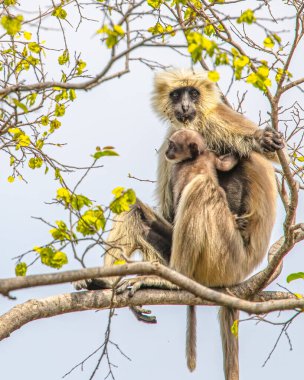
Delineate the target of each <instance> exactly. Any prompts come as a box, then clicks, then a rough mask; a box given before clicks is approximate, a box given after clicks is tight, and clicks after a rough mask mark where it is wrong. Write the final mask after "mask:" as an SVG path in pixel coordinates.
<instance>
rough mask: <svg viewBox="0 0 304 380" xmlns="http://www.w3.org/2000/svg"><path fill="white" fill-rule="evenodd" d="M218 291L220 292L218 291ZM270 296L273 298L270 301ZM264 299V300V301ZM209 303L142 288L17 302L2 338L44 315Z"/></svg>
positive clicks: (271, 306)
mask: <svg viewBox="0 0 304 380" xmlns="http://www.w3.org/2000/svg"><path fill="white" fill-rule="evenodd" d="M216 293H218V292H216ZM218 294H220V296H221V297H223V299H225V298H227V297H229V298H233V299H234V300H236V301H237V302H238V306H239V308H240V309H242V310H245V311H248V312H250V313H255V314H264V313H267V312H270V311H277V310H288V309H294V308H298V307H303V306H304V299H301V300H299V299H295V297H294V296H293V295H292V294H290V293H284V292H262V293H261V294H259V295H257V296H256V297H255V298H254V300H255V302H258V303H255V302H248V301H242V300H239V299H236V298H235V297H231V296H228V295H225V294H221V293H218ZM268 299H271V301H267V300H268ZM261 301H264V302H261ZM144 304H145V305H208V306H212V305H214V303H212V302H208V301H202V300H200V299H199V298H197V297H195V296H193V295H191V294H189V293H188V292H186V291H172V290H139V291H138V292H137V293H135V295H134V296H133V297H132V298H130V297H129V295H128V292H125V293H124V294H121V295H116V296H114V298H113V297H112V290H97V291H89V292H77V293H68V294H60V295H56V296H52V297H48V298H44V299H40V300H30V301H27V302H25V303H23V304H20V305H17V306H15V307H13V308H12V309H11V310H9V311H8V312H7V313H5V314H4V315H2V316H1V317H0V340H3V339H5V338H7V337H9V336H10V334H11V333H12V332H14V331H16V330H18V329H19V328H20V327H22V326H24V325H25V324H27V323H29V322H31V321H34V320H37V319H42V318H49V317H53V316H56V315H60V314H66V313H71V312H76V311H87V310H96V309H99V310H100V309H108V308H110V307H112V308H123V307H127V306H141V305H144Z"/></svg>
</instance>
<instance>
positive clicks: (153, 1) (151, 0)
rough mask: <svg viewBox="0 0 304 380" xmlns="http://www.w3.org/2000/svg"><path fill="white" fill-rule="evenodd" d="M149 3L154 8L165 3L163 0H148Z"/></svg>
mask: <svg viewBox="0 0 304 380" xmlns="http://www.w3.org/2000/svg"><path fill="white" fill-rule="evenodd" d="M147 3H148V5H150V7H152V8H154V9H159V7H160V6H161V4H162V3H163V0H147Z"/></svg>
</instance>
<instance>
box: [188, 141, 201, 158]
mask: <svg viewBox="0 0 304 380" xmlns="http://www.w3.org/2000/svg"><path fill="white" fill-rule="evenodd" d="M189 150H190V154H191V158H193V159H194V158H196V157H197V156H198V155H199V154H200V152H199V149H198V145H197V144H196V143H190V144H189Z"/></svg>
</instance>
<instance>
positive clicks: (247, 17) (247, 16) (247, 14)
mask: <svg viewBox="0 0 304 380" xmlns="http://www.w3.org/2000/svg"><path fill="white" fill-rule="evenodd" d="M236 22H237V23H238V24H242V23H246V24H252V23H254V22H256V18H255V15H254V12H253V11H252V10H251V9H247V10H246V11H244V12H243V13H242V14H241V16H240V17H239V18H238V19H237V20H236Z"/></svg>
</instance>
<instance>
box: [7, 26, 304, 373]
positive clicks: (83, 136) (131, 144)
mask: <svg viewBox="0 0 304 380" xmlns="http://www.w3.org/2000/svg"><path fill="white" fill-rule="evenodd" d="M88 35H89V36H91V34H90V33H87V34H85V33H84V32H83V30H81V29H80V32H79V33H78V34H77V36H78V38H77V40H76V39H74V41H72V40H71V43H72V44H81V46H83V49H84V53H83V57H87V60H88V61H90V65H91V67H92V68H95V70H98V64H100V63H99V59H102V58H100V57H99V56H98V55H99V54H100V53H99V51H98V49H96V46H97V45H96V44H97V41H96V39H94V38H91V37H89V38H87V36H88ZM48 42H49V41H48ZM50 42H52V41H50ZM139 54H143V52H142V51H141V52H140V53H139V52H137V53H136V54H135V55H136V56H138V55H139ZM153 54H154V58H157V59H161V60H162V61H163V62H165V63H166V65H170V64H171V65H174V66H179V67H188V66H189V62H188V60H186V59H182V58H180V57H178V59H177V58H176V56H175V55H172V52H170V51H169V50H166V49H161V50H158V51H155V52H154V53H153ZM94 66H95V67H94ZM298 70H300V69H299V67H298ZM223 78H224V77H223ZM152 83H153V73H152V72H151V71H150V70H149V69H148V68H145V67H143V66H141V65H139V64H133V65H132V72H131V74H129V75H127V76H125V77H123V78H121V79H119V80H113V81H111V82H107V83H105V84H103V85H102V86H100V87H98V88H96V89H94V90H92V91H90V92H88V93H79V92H78V93H77V94H78V98H77V100H76V102H75V104H73V105H72V106H71V107H70V109H69V110H68V112H67V114H66V116H65V117H64V118H63V126H62V128H61V129H60V130H59V131H58V133H57V134H56V136H55V140H56V141H58V142H67V143H68V145H67V146H66V147H64V148H62V149H61V150H60V149H54V150H53V151H52V154H53V155H54V156H56V158H58V159H59V160H62V161H63V162H66V163H71V164H74V165H76V164H79V165H86V164H88V163H89V162H90V158H89V156H90V154H92V153H93V152H94V151H95V147H96V145H100V146H105V145H113V146H115V148H116V150H117V152H119V154H120V157H109V158H105V159H104V165H105V166H104V168H103V169H100V170H99V171H96V172H94V173H92V174H91V175H90V177H89V178H88V180H87V181H86V182H85V183H84V185H83V186H82V187H81V188H80V191H81V192H83V193H84V194H86V195H87V196H89V197H91V198H93V199H95V200H96V201H97V202H100V203H103V204H107V202H109V200H110V199H111V198H112V195H111V190H112V189H113V188H114V187H116V186H125V187H132V188H133V189H134V190H135V191H136V193H137V196H138V197H139V198H141V199H142V200H143V201H145V202H147V203H149V204H151V205H155V201H154V199H153V191H154V185H153V184H149V183H143V182H138V181H135V180H132V179H129V178H128V177H127V176H128V173H131V174H132V175H134V176H136V177H139V178H145V179H155V178H156V173H155V170H156V162H157V155H156V153H155V149H157V148H158V147H159V146H160V145H161V143H162V139H163V136H164V134H165V131H166V125H164V124H163V123H161V122H160V121H159V120H158V119H157V118H156V116H155V115H154V114H153V112H152V110H151V106H150V94H151V90H152ZM228 84H229V83H228V82H225V78H224V79H222V80H221V81H220V86H222V87H225V86H227V85H228ZM234 94H235V91H234ZM232 95H233V94H232ZM294 96H297V97H298V100H299V101H300V100H301V99H300V98H302V99H303V94H302V93H300V92H298V93H297V94H296V95H294ZM230 100H231V101H232V103H234V101H235V99H234V98H233V96H232V97H231V98H230ZM288 100H290V99H288ZM263 101H264V99H263V95H262V94H261V93H260V92H259V91H257V90H255V89H253V88H250V93H249V95H248V98H247V100H246V104H245V107H244V109H245V111H246V115H247V116H248V117H249V118H251V119H252V120H254V121H256V122H257V121H258V118H259V117H258V110H259V109H262V111H263V112H264V113H265V111H266V110H267V109H266V108H265V104H264V103H263ZM252 104H254V106H252ZM5 165H6V166H3V167H4V169H2V170H1V172H0V182H1V186H0V199H2V201H3V202H2V203H3V205H2V224H1V236H2V245H1V253H2V254H1V265H0V277H9V276H14V261H12V260H11V258H12V257H14V256H16V255H18V254H20V253H23V252H24V251H26V250H28V249H31V248H32V247H33V246H34V245H39V244H43V243H45V242H46V241H48V239H49V236H50V235H49V233H48V230H49V228H48V227H47V226H45V225H43V224H42V223H40V222H38V221H36V220H33V219H31V216H41V217H43V218H45V219H47V220H49V221H50V222H54V220H57V219H60V218H64V217H65V215H64V213H63V212H62V210H61V209H59V207H56V206H50V205H46V204H45V203H44V202H48V201H50V200H51V199H52V198H54V196H55V192H56V188H57V187H58V184H57V183H55V181H53V179H52V174H49V175H47V176H45V175H44V174H43V172H42V171H41V172H39V171H31V170H30V169H26V168H25V169H24V174H25V176H26V178H27V180H28V182H29V183H28V184H25V183H22V182H18V181H15V183H13V184H9V183H8V182H7V181H6V178H7V176H8V175H9V173H8V167H7V164H5ZM70 177H71V178H70V180H71V184H72V183H73V180H74V181H75V177H74V176H70ZM74 183H75V182H74ZM301 210H302V211H301ZM301 214H302V216H303V196H302V199H301V204H300V207H299V215H301ZM282 216H283V210H282V207H281V205H280V204H279V208H278V223H277V225H276V227H275V228H274V231H273V236H272V242H274V241H275V240H276V239H278V238H279V237H280V236H281V233H282V229H281V227H280V222H282ZM303 248H304V244H303V243H301V244H299V245H298V246H297V247H296V248H295V249H294V250H293V252H292V253H291V254H289V255H288V256H287V258H286V259H285V262H284V269H283V273H282V274H281V276H280V277H279V279H278V280H277V281H276V282H278V283H280V284H281V285H283V286H286V276H287V275H288V274H289V273H292V272H297V271H303V270H304V261H303V258H302V251H303ZM99 256H100V255H99V254H98V253H96V252H95V254H94V256H93V255H92V257H90V259H89V265H91V266H96V265H100V257H99ZM70 261H71V265H70V266H69V269H71V268H78V266H77V264H75V263H74V262H73V261H72V258H71V260H70ZM64 269H65V268H64ZM66 269H67V267H66ZM53 271H54V270H53V269H50V268H47V267H45V266H42V265H40V264H37V265H35V266H34V267H32V268H31V270H30V272H29V274H34V273H41V272H48V273H50V272H53ZM288 288H289V289H290V290H291V291H297V292H302V293H303V285H302V283H301V282H299V281H298V282H297V283H294V284H290V285H288ZM272 289H279V288H278V287H276V286H275V285H273V286H272ZM71 291H73V288H72V286H71V285H69V284H66V285H64V286H52V287H41V288H35V289H27V290H21V291H17V292H14V293H13V295H15V296H16V297H17V300H16V301H11V300H7V299H5V298H3V297H2V298H1V302H0V312H1V313H4V312H5V311H7V310H9V309H10V308H11V307H13V306H15V305H17V304H18V303H21V302H24V301H26V300H28V299H33V298H44V297H47V296H49V295H54V294H60V293H62V292H71ZM151 309H152V310H153V313H154V314H155V315H156V316H157V318H158V324H157V325H146V324H143V323H139V322H137V320H136V319H135V318H134V316H133V314H131V313H130V311H129V310H128V309H124V310H117V315H116V316H115V317H114V318H113V325H112V338H111V339H112V340H113V341H114V342H115V343H118V344H119V346H120V348H121V349H122V350H123V351H124V352H125V353H126V354H127V355H128V356H129V357H130V358H131V359H132V361H131V362H129V361H128V360H126V359H125V358H124V357H122V356H121V355H120V354H119V353H118V352H117V351H116V350H115V349H114V348H113V349H112V354H111V359H112V362H113V363H114V364H116V365H117V366H118V368H117V369H114V374H115V377H116V379H117V380H131V379H132V380H133V379H140V378H145V380H154V379H155V378H158V379H169V378H173V379H176V380H181V379H183V380H188V379H189V380H190V379H191V380H196V379H208V380H220V379H223V371H222V357H221V356H222V353H221V343H220V337H219V326H218V321H217V308H215V307H209V308H208V307H199V308H198V337H197V341H198V365H197V369H196V371H195V372H194V373H192V374H190V373H189V372H188V370H187V367H186V361H185V358H184V356H185V355H184V352H185V326H186V307H173V306H161V307H152V308H151ZM290 315H291V313H282V314H281V316H280V318H279V317H278V318H277V314H273V315H272V319H273V320H275V321H277V320H284V319H286V320H287V319H288V316H290ZM247 317H248V316H247V315H245V314H243V315H242V318H247ZM107 318H108V311H102V312H94V311H88V312H79V313H73V314H69V315H62V316H58V317H55V318H51V319H49V320H39V321H34V322H32V323H30V324H28V325H26V326H24V327H22V328H21V329H20V330H18V331H16V332H14V333H13V334H12V336H11V337H10V338H8V339H5V340H4V341H2V342H1V345H0V358H1V359H0V363H1V365H0V376H1V378H3V379H5V380H6V379H7V380H15V379H19V378H24V379H31V380H40V379H42V378H43V379H44V380H55V379H60V378H61V377H62V376H63V375H64V374H65V373H66V372H68V371H69V370H70V369H71V368H72V367H73V366H74V365H75V364H77V363H78V362H79V361H81V360H83V359H84V358H85V357H86V356H88V355H89V354H90V353H91V352H93V351H94V350H95V349H96V348H97V347H98V346H99V345H100V344H102V342H103V337H104V332H105V329H106V323H107ZM280 329H281V327H280V326H277V327H276V326H272V325H269V324H263V323H260V324H258V325H256V324H255V323H254V322H244V323H241V325H240V369H241V376H240V378H241V379H246V380H255V379H257V378H259V379H278V380H280V379H286V378H293V377H296V376H297V375H298V374H299V371H300V369H299V368H300V366H301V363H302V358H303V337H304V336H303V331H304V320H303V318H301V316H300V317H299V318H298V319H297V320H296V321H294V323H293V324H292V325H291V327H290V329H289V336H290V338H291V341H292V346H293V351H290V348H289V345H288V342H287V339H286V337H282V339H281V341H280V343H279V344H278V347H277V348H276V350H275V352H274V354H273V356H272V358H271V360H270V361H269V362H268V363H267V365H266V367H264V368H261V367H262V364H263V362H264V361H265V359H266V358H267V356H268V354H269V352H270V351H271V350H272V348H273V345H274V344H275V341H276V339H277V337H278V335H279V333H280ZM96 360H97V358H95V357H94V358H92V359H91V360H90V361H89V363H88V364H86V365H85V367H84V372H81V371H80V369H77V370H76V371H74V372H73V373H72V374H71V375H70V376H69V377H68V379H71V380H78V379H79V380H80V379H82V380H83V379H84V380H85V379H88V378H89V376H90V374H91V370H92V368H93V367H94V365H95V363H96ZM105 373H107V367H106V365H105V363H104V364H103V365H102V367H101V370H100V371H99V372H98V374H97V376H96V377H95V378H96V379H103V378H104V375H105Z"/></svg>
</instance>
